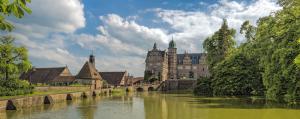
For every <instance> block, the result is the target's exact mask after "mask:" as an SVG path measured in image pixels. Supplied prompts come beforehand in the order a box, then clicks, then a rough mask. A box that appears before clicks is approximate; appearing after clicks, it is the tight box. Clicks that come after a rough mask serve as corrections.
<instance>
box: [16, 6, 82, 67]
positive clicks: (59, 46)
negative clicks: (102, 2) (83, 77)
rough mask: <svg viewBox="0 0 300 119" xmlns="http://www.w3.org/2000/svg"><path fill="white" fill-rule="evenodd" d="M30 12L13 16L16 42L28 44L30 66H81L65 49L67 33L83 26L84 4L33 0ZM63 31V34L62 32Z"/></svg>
mask: <svg viewBox="0 0 300 119" xmlns="http://www.w3.org/2000/svg"><path fill="white" fill-rule="evenodd" d="M29 7H30V8H31V9H32V11H33V12H32V14H30V15H26V16H25V17H24V18H22V20H18V19H12V18H11V21H12V22H13V23H14V25H15V27H16V30H15V31H13V33H12V34H13V35H14V36H15V37H16V39H17V43H18V44H21V45H25V46H27V48H28V50H29V56H30V59H34V61H37V62H40V61H43V62H44V63H42V64H37V63H36V62H32V63H33V65H38V66H42V67H43V66H46V65H49V64H51V66H52V67H53V66H61V65H63V66H64V65H69V66H71V67H72V68H76V69H77V68H79V67H80V63H79V62H80V60H79V59H78V58H76V57H75V56H74V55H73V54H72V52H71V51H68V48H67V47H68V46H67V43H66V42H68V41H66V38H67V35H68V34H72V33H73V32H75V31H76V30H77V29H79V28H83V27H84V26H85V18H84V11H83V4H82V3H81V2H80V0H55V1H53V0H33V1H32V2H31V3H30V4H29ZM63 34H65V35H63Z"/></svg>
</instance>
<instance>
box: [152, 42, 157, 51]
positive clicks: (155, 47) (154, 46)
mask: <svg viewBox="0 0 300 119" xmlns="http://www.w3.org/2000/svg"><path fill="white" fill-rule="evenodd" d="M156 49H157V45H156V42H155V43H154V45H153V50H156Z"/></svg>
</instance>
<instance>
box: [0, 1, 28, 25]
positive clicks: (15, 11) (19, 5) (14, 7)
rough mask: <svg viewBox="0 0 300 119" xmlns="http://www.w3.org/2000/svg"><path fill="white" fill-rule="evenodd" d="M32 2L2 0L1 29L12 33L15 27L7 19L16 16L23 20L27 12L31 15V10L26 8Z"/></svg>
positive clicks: (0, 11) (0, 8)
mask: <svg viewBox="0 0 300 119" xmlns="http://www.w3.org/2000/svg"><path fill="white" fill-rule="evenodd" d="M30 2H31V0H0V29H1V30H4V31H12V29H13V28H14V26H13V25H12V24H11V23H10V22H8V21H7V20H6V19H5V17H7V16H10V15H14V16H15V17H17V18H22V17H23V16H24V14H25V12H27V13H29V14H30V13H31V10H30V9H29V8H28V7H27V6H26V5H27V3H30Z"/></svg>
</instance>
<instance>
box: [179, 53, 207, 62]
mask: <svg viewBox="0 0 300 119" xmlns="http://www.w3.org/2000/svg"><path fill="white" fill-rule="evenodd" d="M185 55H186V54H177V64H183V58H184V56H185ZM188 56H189V57H190V58H191V60H192V64H199V60H200V58H201V57H202V56H205V53H188Z"/></svg>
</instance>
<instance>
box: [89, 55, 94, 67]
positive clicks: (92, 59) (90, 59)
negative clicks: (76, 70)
mask: <svg viewBox="0 0 300 119" xmlns="http://www.w3.org/2000/svg"><path fill="white" fill-rule="evenodd" d="M89 62H90V63H91V64H92V65H93V66H94V67H95V56H94V55H93V54H91V55H90V58H89Z"/></svg>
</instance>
